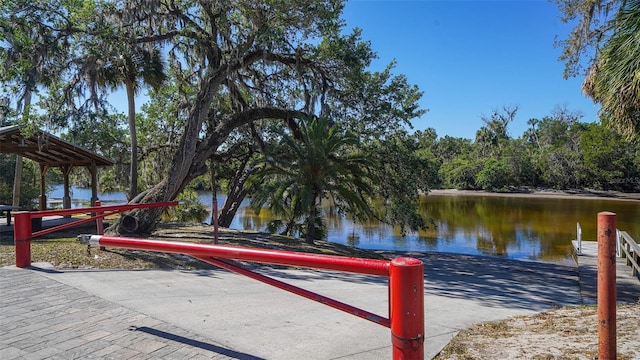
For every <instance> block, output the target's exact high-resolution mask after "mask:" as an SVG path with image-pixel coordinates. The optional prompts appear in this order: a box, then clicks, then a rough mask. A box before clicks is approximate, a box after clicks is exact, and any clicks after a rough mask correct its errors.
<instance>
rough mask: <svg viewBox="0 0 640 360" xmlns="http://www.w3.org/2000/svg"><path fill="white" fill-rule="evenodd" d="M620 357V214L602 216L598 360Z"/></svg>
mask: <svg viewBox="0 0 640 360" xmlns="http://www.w3.org/2000/svg"><path fill="white" fill-rule="evenodd" d="M615 358H616V214H615V213H612V212H599V213H598V359H615Z"/></svg>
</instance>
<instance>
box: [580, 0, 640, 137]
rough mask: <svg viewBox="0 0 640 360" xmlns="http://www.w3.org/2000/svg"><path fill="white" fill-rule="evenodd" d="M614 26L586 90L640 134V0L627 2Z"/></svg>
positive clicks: (618, 122) (611, 115)
mask: <svg viewBox="0 0 640 360" xmlns="http://www.w3.org/2000/svg"><path fill="white" fill-rule="evenodd" d="M611 26H612V29H613V31H612V33H611V36H610V37H609V38H608V39H607V41H606V42H605V43H604V46H603V47H602V49H601V51H600V54H599V57H598V59H597V61H596V62H595V63H594V65H593V66H591V68H590V69H589V72H588V74H587V77H586V79H585V81H584V84H583V91H584V92H585V93H586V94H587V95H588V96H590V97H591V98H593V100H594V101H596V102H599V103H600V104H601V105H602V111H603V112H604V114H605V115H608V116H607V117H609V118H610V121H611V122H612V123H613V124H614V125H615V126H616V127H618V128H620V129H621V130H623V131H626V132H627V133H633V134H640V0H629V1H627V2H626V4H625V6H624V7H623V8H622V9H621V10H620V12H619V13H618V14H617V16H616V17H615V18H614V19H613V20H612V22H611Z"/></svg>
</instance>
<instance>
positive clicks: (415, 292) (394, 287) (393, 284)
mask: <svg viewBox="0 0 640 360" xmlns="http://www.w3.org/2000/svg"><path fill="white" fill-rule="evenodd" d="M389 293H390V298H389V309H390V310H389V311H390V314H389V318H390V321H391V342H392V344H393V359H394V360H400V359H403V360H404V359H406V360H423V359H424V264H423V263H422V261H420V260H418V259H413V258H405V257H399V258H396V259H393V260H391V266H390V267H389Z"/></svg>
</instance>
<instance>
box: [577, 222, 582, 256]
mask: <svg viewBox="0 0 640 360" xmlns="http://www.w3.org/2000/svg"><path fill="white" fill-rule="evenodd" d="M576 231H577V233H578V255H582V228H581V227H580V223H576Z"/></svg>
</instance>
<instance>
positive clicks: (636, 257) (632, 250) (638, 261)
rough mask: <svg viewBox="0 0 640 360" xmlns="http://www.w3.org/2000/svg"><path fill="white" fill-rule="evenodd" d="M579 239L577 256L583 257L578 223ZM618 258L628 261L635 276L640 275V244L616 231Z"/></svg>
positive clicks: (576, 248) (575, 242)
mask: <svg viewBox="0 0 640 360" xmlns="http://www.w3.org/2000/svg"><path fill="white" fill-rule="evenodd" d="M576 233H577V237H576V240H575V241H574V248H575V255H578V256H579V255H582V253H583V247H582V227H581V226H580V223H576ZM616 238H617V241H616V257H619V258H622V259H626V265H627V266H630V267H631V272H632V274H633V276H639V275H638V274H640V243H638V242H636V241H635V240H634V239H633V238H632V237H631V235H629V233H627V232H626V231H623V230H619V229H616Z"/></svg>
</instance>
